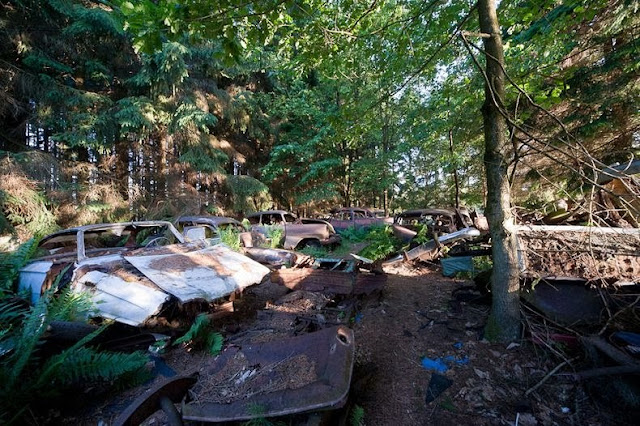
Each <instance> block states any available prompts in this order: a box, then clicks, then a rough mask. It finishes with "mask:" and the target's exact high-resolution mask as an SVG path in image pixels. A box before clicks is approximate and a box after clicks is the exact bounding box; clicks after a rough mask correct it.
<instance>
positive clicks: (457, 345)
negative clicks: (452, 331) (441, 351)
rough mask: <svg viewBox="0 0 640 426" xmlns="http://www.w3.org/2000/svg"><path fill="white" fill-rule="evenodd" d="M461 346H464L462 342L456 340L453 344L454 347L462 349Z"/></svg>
mask: <svg viewBox="0 0 640 426" xmlns="http://www.w3.org/2000/svg"><path fill="white" fill-rule="evenodd" d="M462 346H464V344H463V343H462V342H456V343H454V344H453V347H454V348H456V349H462Z"/></svg>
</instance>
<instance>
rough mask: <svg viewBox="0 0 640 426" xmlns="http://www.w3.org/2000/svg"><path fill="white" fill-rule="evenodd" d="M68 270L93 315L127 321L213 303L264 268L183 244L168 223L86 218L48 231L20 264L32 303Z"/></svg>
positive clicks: (144, 321)
mask: <svg viewBox="0 0 640 426" xmlns="http://www.w3.org/2000/svg"><path fill="white" fill-rule="evenodd" d="M64 271H66V273H68V274H69V275H70V278H68V279H63V280H61V282H62V283H65V282H69V286H70V289H71V291H73V292H87V293H89V294H90V295H91V298H92V300H93V302H94V305H95V308H96V309H97V316H100V317H103V318H108V319H113V320H115V321H117V322H121V323H124V324H128V325H132V326H144V325H149V323H148V321H149V320H150V319H151V318H152V317H154V316H158V315H160V314H162V313H163V312H165V311H166V312H169V311H170V312H176V311H179V310H181V309H184V308H186V306H187V304H189V303H191V302H193V303H194V304H202V303H212V302H217V301H221V300H222V298H224V297H226V296H229V295H231V294H234V293H235V292H239V291H242V290H243V289H244V288H246V287H248V286H250V285H252V284H257V283H259V282H261V280H262V278H263V277H264V276H265V275H266V274H267V273H268V272H269V270H268V269H267V268H266V267H264V266H262V265H260V264H259V263H257V262H254V261H253V260H251V259H249V258H247V257H246V256H243V255H242V254H239V253H236V252H234V251H232V250H231V249H229V248H227V247H225V246H223V245H219V244H217V245H211V244H210V243H209V242H208V241H205V240H198V241H194V242H190V243H185V239H184V237H183V236H182V235H181V234H180V232H178V231H177V229H176V228H175V227H174V226H173V225H172V224H171V223H169V222H165V221H148V222H126V223H112V224H99V225H86V226H80V227H77V228H70V229H67V230H64V231H60V232H57V233H55V234H52V235H49V236H47V237H45V238H44V239H43V240H42V241H41V242H40V244H39V245H38V252H37V253H36V258H35V260H33V261H32V262H30V263H28V264H27V265H26V266H25V267H24V268H22V269H21V271H20V289H21V290H23V291H28V292H30V294H31V301H32V302H36V301H37V300H38V299H39V298H40V296H41V295H43V294H44V293H45V292H46V291H47V290H49V289H50V288H52V287H53V286H54V283H55V281H56V277H58V276H59V274H60V273H63V272H64Z"/></svg>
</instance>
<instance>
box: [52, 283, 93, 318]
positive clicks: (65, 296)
mask: <svg viewBox="0 0 640 426" xmlns="http://www.w3.org/2000/svg"><path fill="white" fill-rule="evenodd" d="M63 274H64V271H63V272H62V273H60V274H59V275H58V277H62V276H63ZM58 287H59V285H55V284H54V288H58ZM94 311H95V306H94V304H93V300H92V298H91V295H90V294H89V293H76V292H74V291H72V290H71V289H70V288H65V289H64V290H62V291H61V292H60V294H58V295H56V297H53V298H52V299H51V303H50V304H49V317H50V318H51V320H52V321H83V320H85V319H86V318H87V317H89V316H90V314H91V313H92V312H94Z"/></svg>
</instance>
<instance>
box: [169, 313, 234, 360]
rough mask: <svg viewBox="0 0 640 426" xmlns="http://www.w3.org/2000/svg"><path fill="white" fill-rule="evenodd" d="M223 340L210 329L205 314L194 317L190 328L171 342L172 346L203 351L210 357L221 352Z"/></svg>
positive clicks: (220, 335)
mask: <svg viewBox="0 0 640 426" xmlns="http://www.w3.org/2000/svg"><path fill="white" fill-rule="evenodd" d="M223 342H224V338H223V337H222V334H220V333H216V332H214V331H213V330H211V328H210V320H209V317H208V316H207V315H206V314H200V315H198V316H197V317H196V319H195V321H194V322H193V324H192V325H191V328H189V330H188V331H187V332H186V333H185V334H184V335H183V336H182V337H179V338H178V339H176V340H175V342H173V344H174V345H180V344H182V345H184V346H186V347H188V348H193V349H203V350H205V351H207V352H209V354H211V355H218V354H219V353H220V351H221V350H222V344H223Z"/></svg>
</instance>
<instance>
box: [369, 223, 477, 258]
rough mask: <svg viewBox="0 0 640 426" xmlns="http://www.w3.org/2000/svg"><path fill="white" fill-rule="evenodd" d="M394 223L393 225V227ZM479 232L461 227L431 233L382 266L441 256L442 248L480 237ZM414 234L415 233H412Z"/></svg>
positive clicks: (471, 228)
mask: <svg viewBox="0 0 640 426" xmlns="http://www.w3.org/2000/svg"><path fill="white" fill-rule="evenodd" d="M395 227H396V225H394V229H395ZM480 235H481V233H480V231H479V230H478V229H476V228H473V227H468V228H463V229H460V230H458V231H454V232H451V233H448V234H444V235H441V236H438V235H437V234H433V239H432V240H429V241H427V242H425V243H422V244H419V245H416V246H414V247H413V248H411V249H409V250H407V251H403V252H402V253H400V254H398V255H396V256H394V257H392V258H391V259H389V260H386V261H385V262H383V264H382V265H383V266H390V265H394V264H396V263H399V262H407V261H414V260H422V261H427V260H434V259H437V258H439V257H442V248H443V247H445V246H450V245H453V244H455V243H457V242H459V241H463V240H473V239H475V238H477V237H480ZM414 236H415V235H414Z"/></svg>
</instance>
